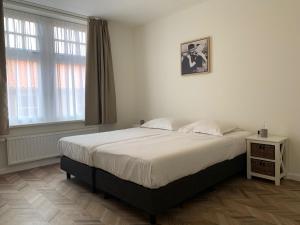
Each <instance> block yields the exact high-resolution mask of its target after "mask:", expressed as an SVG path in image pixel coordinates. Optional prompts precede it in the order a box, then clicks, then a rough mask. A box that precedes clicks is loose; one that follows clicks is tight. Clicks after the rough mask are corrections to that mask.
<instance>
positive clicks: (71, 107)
mask: <svg viewBox="0 0 300 225" xmlns="http://www.w3.org/2000/svg"><path fill="white" fill-rule="evenodd" d="M55 74H56V76H55V81H56V113H57V115H59V116H60V119H61V120H65V119H67V118H69V119H74V120H75V119H83V118H84V109H85V107H84V102H85V65H80V64H56V68H55Z"/></svg>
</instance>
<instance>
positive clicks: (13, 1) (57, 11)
mask: <svg viewBox="0 0 300 225" xmlns="http://www.w3.org/2000/svg"><path fill="white" fill-rule="evenodd" d="M3 3H5V4H8V5H14V6H19V7H25V8H30V9H35V10H41V11H44V12H46V13H55V14H58V15H61V16H67V17H72V18H74V19H78V20H82V21H87V19H88V17H87V16H84V15H80V14H77V13H73V12H69V11H65V10H62V9H57V8H53V7H48V6H44V5H40V4H37V3H32V2H28V1H23V0H22V1H20V0H4V1H3Z"/></svg>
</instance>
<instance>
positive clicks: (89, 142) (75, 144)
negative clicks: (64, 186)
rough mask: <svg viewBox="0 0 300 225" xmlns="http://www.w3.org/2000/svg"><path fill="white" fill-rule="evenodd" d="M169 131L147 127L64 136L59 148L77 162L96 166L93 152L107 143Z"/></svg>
mask: <svg viewBox="0 0 300 225" xmlns="http://www.w3.org/2000/svg"><path fill="white" fill-rule="evenodd" d="M165 133H169V131H164V130H158V129H147V128H130V129H124V130H116V131H109V132H101V133H94V134H86V135H77V136H71V137H64V138H61V139H60V140H59V141H58V148H59V150H60V152H61V154H62V155H65V156H67V157H69V158H70V159H73V160H75V161H77V162H81V163H84V164H86V165H89V166H94V163H93V153H94V152H95V150H96V148H99V147H101V146H103V145H106V144H111V143H121V142H123V141H128V140H132V139H134V140H138V139H139V138H143V137H151V136H157V135H161V134H165Z"/></svg>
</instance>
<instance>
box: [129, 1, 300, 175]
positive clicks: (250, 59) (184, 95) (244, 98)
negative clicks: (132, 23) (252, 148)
mask: <svg viewBox="0 0 300 225" xmlns="http://www.w3.org/2000/svg"><path fill="white" fill-rule="evenodd" d="M299 12H300V1H298V0H285V1H282V0H251V1H249V0H207V1H204V3H199V4H198V5H196V6H194V7H191V8H189V9H187V10H184V11H181V12H178V13H174V14H172V15H170V16H168V17H165V18H162V19H159V20H157V21H154V22H152V23H150V24H147V25H145V26H142V27H139V28H138V29H136V31H135V40H134V42H135V50H136V76H137V82H138V83H137V86H138V90H137V91H138V92H137V96H138V99H137V109H138V113H137V117H138V118H139V119H149V118H153V117H159V116H176V117H186V118H190V119H197V118H201V117H205V118H215V119H219V120H224V121H229V122H235V123H237V124H238V125H239V126H240V127H242V128H245V129H248V130H251V131H255V130H257V129H259V128H261V127H262V125H263V123H264V122H266V123H267V126H268V128H269V129H270V132H271V133H273V134H278V135H286V136H288V137H289V138H290V142H289V143H290V149H289V155H288V168H289V172H290V173H296V174H298V175H300V164H299V162H300V119H299V112H300V106H299V105H300V104H299V98H300V88H299V85H300V66H299V65H300V61H299V53H300V27H299V21H300V14H299ZM206 36H210V37H211V39H212V44H211V51H212V52H211V55H212V57H211V60H212V72H211V73H209V74H205V75H192V76H184V77H183V76H181V75H180V43H183V42H186V41H189V40H194V39H197V38H201V37H206ZM298 178H300V176H299V177H298Z"/></svg>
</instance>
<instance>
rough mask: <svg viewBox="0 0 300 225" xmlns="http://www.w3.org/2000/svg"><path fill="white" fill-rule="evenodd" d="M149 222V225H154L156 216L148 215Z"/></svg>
mask: <svg viewBox="0 0 300 225" xmlns="http://www.w3.org/2000/svg"><path fill="white" fill-rule="evenodd" d="M149 222H150V224H151V225H154V224H156V216H155V215H152V214H150V215H149Z"/></svg>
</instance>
